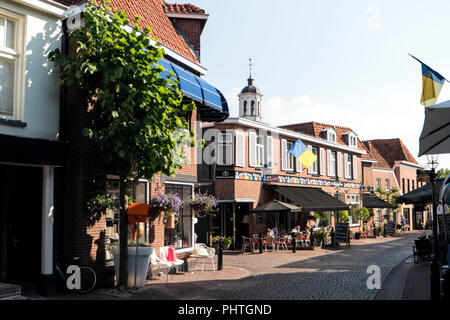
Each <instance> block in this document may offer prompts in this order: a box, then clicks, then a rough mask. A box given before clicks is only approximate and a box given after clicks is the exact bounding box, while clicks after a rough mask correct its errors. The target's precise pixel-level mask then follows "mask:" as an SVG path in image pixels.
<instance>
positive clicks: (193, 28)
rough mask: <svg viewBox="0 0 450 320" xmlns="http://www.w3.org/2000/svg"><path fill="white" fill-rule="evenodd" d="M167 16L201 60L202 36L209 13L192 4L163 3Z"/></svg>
mask: <svg viewBox="0 0 450 320" xmlns="http://www.w3.org/2000/svg"><path fill="white" fill-rule="evenodd" d="M163 7H164V12H165V13H166V16H167V17H168V18H169V19H170V21H172V23H173V25H174V26H175V29H176V30H177V31H178V33H179V34H180V35H181V36H182V37H183V38H184V40H185V41H186V43H187V44H188V45H189V47H190V48H191V49H192V51H193V52H194V53H195V55H196V56H197V58H198V60H199V61H200V38H201V35H202V32H203V28H204V27H205V24H206V21H207V20H208V17H209V15H207V14H205V10H203V9H200V8H199V7H196V6H194V5H192V4H176V3H167V2H165V3H164V4H163Z"/></svg>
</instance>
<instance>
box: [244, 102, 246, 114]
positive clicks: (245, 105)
mask: <svg viewBox="0 0 450 320" xmlns="http://www.w3.org/2000/svg"><path fill="white" fill-rule="evenodd" d="M244 115H247V101H244Z"/></svg>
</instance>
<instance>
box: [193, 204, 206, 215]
mask: <svg viewBox="0 0 450 320" xmlns="http://www.w3.org/2000/svg"><path fill="white" fill-rule="evenodd" d="M205 208H206V205H204V204H194V205H192V210H193V211H194V212H196V213H200V212H203V211H205Z"/></svg>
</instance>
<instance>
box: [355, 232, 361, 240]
mask: <svg viewBox="0 0 450 320" xmlns="http://www.w3.org/2000/svg"><path fill="white" fill-rule="evenodd" d="M359 239H361V233H359V232H356V233H355V240H359Z"/></svg>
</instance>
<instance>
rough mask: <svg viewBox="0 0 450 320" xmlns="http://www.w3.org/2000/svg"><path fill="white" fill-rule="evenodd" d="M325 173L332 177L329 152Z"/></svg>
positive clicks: (329, 151) (328, 151)
mask: <svg viewBox="0 0 450 320" xmlns="http://www.w3.org/2000/svg"><path fill="white" fill-rule="evenodd" d="M327 172H328V176H329V177H332V175H331V150H327Z"/></svg>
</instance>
